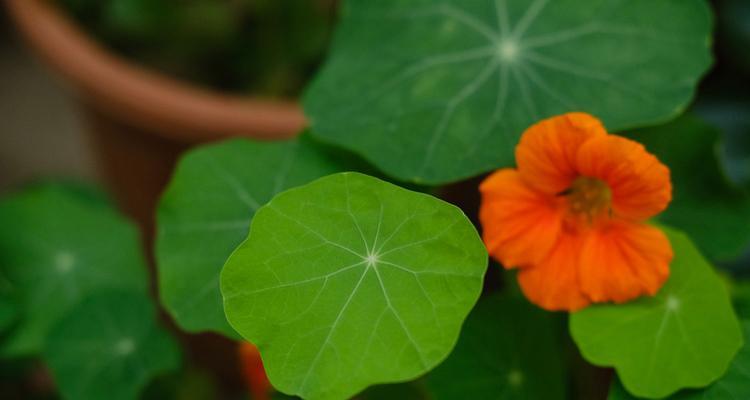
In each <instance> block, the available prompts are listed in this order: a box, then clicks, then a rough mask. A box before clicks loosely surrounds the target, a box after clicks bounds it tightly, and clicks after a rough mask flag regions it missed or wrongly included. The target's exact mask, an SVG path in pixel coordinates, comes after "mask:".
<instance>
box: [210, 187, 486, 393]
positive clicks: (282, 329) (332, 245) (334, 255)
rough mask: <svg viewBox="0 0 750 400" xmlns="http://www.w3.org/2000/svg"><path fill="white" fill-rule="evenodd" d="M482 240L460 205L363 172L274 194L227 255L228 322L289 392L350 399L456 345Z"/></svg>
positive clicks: (472, 293) (480, 264)
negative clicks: (370, 386)
mask: <svg viewBox="0 0 750 400" xmlns="http://www.w3.org/2000/svg"><path fill="white" fill-rule="evenodd" d="M486 268H487V252H486V250H485V249H484V245H483V244H482V241H481V240H480V238H479V235H478V234H477V232H476V230H475V229H474V227H473V226H472V224H471V223H470V222H469V220H468V219H467V218H466V216H465V215H464V214H463V212H461V210H459V209H458V208H456V207H454V206H452V205H450V204H448V203H445V202H443V201H441V200H438V199H436V198H433V197H431V196H428V195H425V194H422V193H416V192H411V191H408V190H406V189H402V188H400V187H398V186H394V185H392V184H390V183H386V182H383V181H381V180H378V179H376V178H372V177H369V176H366V175H362V174H358V173H341V174H335V175H331V176H328V177H325V178H321V179H319V180H317V181H315V182H313V183H310V184H308V185H306V186H303V187H300V188H296V189H292V190H289V191H287V192H284V193H282V194H280V195H278V196H277V197H276V198H274V199H273V200H272V201H271V202H270V203H268V205H266V206H264V207H263V208H261V209H260V210H258V212H257V213H256V215H255V218H254V219H253V222H252V225H251V228H250V235H249V236H248V239H247V240H246V241H245V242H244V243H243V244H242V245H240V247H238V248H237V250H235V252H234V253H233V254H232V256H231V257H230V258H229V260H228V261H227V264H226V265H225V266H224V270H223V272H222V277H221V289H222V294H223V296H224V307H225V311H226V315H227V318H228V319H229V322H230V323H231V324H232V326H233V327H234V328H235V329H236V330H237V331H238V332H239V333H240V334H241V335H242V336H243V337H245V338H246V339H247V340H249V341H250V342H253V343H255V344H256V345H257V346H258V348H259V349H260V352H261V354H262V355H263V361H264V363H265V366H266V369H267V372H268V376H269V378H270V380H271V382H272V383H273V385H274V386H275V387H276V388H277V389H279V390H280V391H282V392H285V393H288V394H296V395H300V396H301V397H303V398H305V399H311V400H314V399H345V398H349V397H351V396H352V395H354V394H355V393H357V392H359V391H360V390H362V389H364V388H365V387H367V386H369V385H372V384H377V383H389V382H400V381H405V380H410V379H413V378H416V377H417V376H419V375H421V374H423V373H425V372H426V371H428V370H430V369H431V368H433V367H434V366H435V365H437V364H438V363H439V362H440V361H442V360H443V359H444V358H445V357H446V356H447V355H448V353H449V352H450V350H451V349H452V348H453V346H454V345H455V342H456V339H457V338H458V334H459V330H460V328H461V324H462V322H463V320H464V319H465V318H466V315H467V314H468V313H469V310H470V309H471V307H472V306H473V305H474V303H475V302H476V301H477V298H478V297H479V293H480V292H481V289H482V280H483V276H484V272H485V270H486Z"/></svg>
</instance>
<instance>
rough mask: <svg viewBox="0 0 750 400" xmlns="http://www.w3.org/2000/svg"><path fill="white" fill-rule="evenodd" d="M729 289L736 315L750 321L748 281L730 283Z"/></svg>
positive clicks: (749, 289)
mask: <svg viewBox="0 0 750 400" xmlns="http://www.w3.org/2000/svg"><path fill="white" fill-rule="evenodd" d="M730 289H731V293H732V301H733V303H734V309H735V311H736V312H737V315H739V316H740V318H746V319H749V320H750V281H746V280H745V281H737V282H732V285H731V286H730Z"/></svg>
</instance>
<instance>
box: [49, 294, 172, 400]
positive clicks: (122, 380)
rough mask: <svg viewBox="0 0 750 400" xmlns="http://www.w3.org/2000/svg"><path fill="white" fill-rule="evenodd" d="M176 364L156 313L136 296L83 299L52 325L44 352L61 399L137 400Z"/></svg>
mask: <svg viewBox="0 0 750 400" xmlns="http://www.w3.org/2000/svg"><path fill="white" fill-rule="evenodd" d="M179 360H180V354H179V350H178V348H177V344H176V342H175V341H174V340H173V339H172V338H171V337H170V336H169V335H168V334H167V333H166V332H165V331H164V330H162V329H161V328H159V327H158V326H157V325H156V310H155V309H154V307H153V305H152V304H151V300H150V299H149V298H148V297H147V295H146V294H144V293H141V292H118V291H112V292H107V293H100V294H96V295H93V296H92V297H89V298H87V299H86V300H84V301H83V302H82V303H81V304H79V305H78V306H76V307H74V308H73V309H71V310H70V312H69V314H68V315H67V316H65V317H64V318H63V319H62V320H61V321H60V322H59V323H57V324H56V325H55V328H54V329H53V330H52V331H51V332H50V335H49V338H48V341H47V343H46V346H45V350H44V361H45V362H46V363H47V365H48V366H49V368H50V370H51V371H52V374H53V376H54V378H55V382H56V383H57V386H58V389H59V390H60V393H61V394H62V396H63V398H65V399H88V400H99V399H101V400H130V399H136V398H138V394H139V393H140V391H141V390H142V389H143V387H144V386H145V385H146V384H147V383H148V382H149V381H150V380H151V379H152V378H154V377H156V376H157V375H159V374H163V373H166V372H169V371H172V370H175V369H177V367H178V366H179Z"/></svg>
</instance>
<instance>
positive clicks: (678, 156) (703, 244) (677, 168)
mask: <svg viewBox="0 0 750 400" xmlns="http://www.w3.org/2000/svg"><path fill="white" fill-rule="evenodd" d="M628 136H630V137H631V138H633V139H635V140H637V141H638V142H641V143H643V144H644V145H645V146H646V148H647V149H648V151H650V152H652V153H654V154H655V155H656V156H657V157H658V158H659V159H660V160H661V161H662V162H663V163H665V164H666V165H667V166H668V167H669V168H670V171H671V175H672V183H673V187H674V194H673V196H674V198H673V201H672V203H671V204H670V205H669V208H667V210H666V211H665V212H664V213H663V214H661V215H660V216H659V217H658V219H659V220H660V221H662V222H664V223H665V224H668V225H670V226H674V227H676V228H679V229H681V230H683V231H685V232H686V233H687V234H688V235H689V236H690V237H691V238H692V239H693V240H694V241H695V243H696V244H697V245H698V247H699V248H700V249H701V250H702V252H703V253H704V254H705V255H706V256H707V257H708V258H709V259H711V260H718V261H727V260H732V259H734V258H737V257H738V256H739V255H740V254H741V253H742V251H743V250H744V249H745V248H746V247H747V245H748V244H749V243H750V196H748V194H747V193H745V192H743V191H742V190H739V189H737V188H735V187H734V186H732V185H731V184H729V182H728V181H727V179H726V177H725V175H724V174H723V171H722V169H721V165H720V163H719V160H718V158H717V155H716V153H717V151H718V148H719V132H718V131H717V130H716V129H715V128H712V127H711V126H709V125H706V124H705V123H704V122H702V121H700V120H698V119H697V118H695V117H691V116H683V117H681V118H679V119H677V120H675V121H673V122H671V123H669V124H666V125H662V126H659V127H656V128H649V129H643V130H641V131H638V132H635V133H633V134H629V135H628Z"/></svg>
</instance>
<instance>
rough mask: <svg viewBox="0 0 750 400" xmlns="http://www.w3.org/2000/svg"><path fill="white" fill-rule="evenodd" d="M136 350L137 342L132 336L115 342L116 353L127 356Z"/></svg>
mask: <svg viewBox="0 0 750 400" xmlns="http://www.w3.org/2000/svg"><path fill="white" fill-rule="evenodd" d="M134 350H135V342H134V341H133V339H131V338H122V339H120V340H119V341H117V343H115V354H117V355H119V356H127V355H128V354H131V353H132V352H133V351H134Z"/></svg>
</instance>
